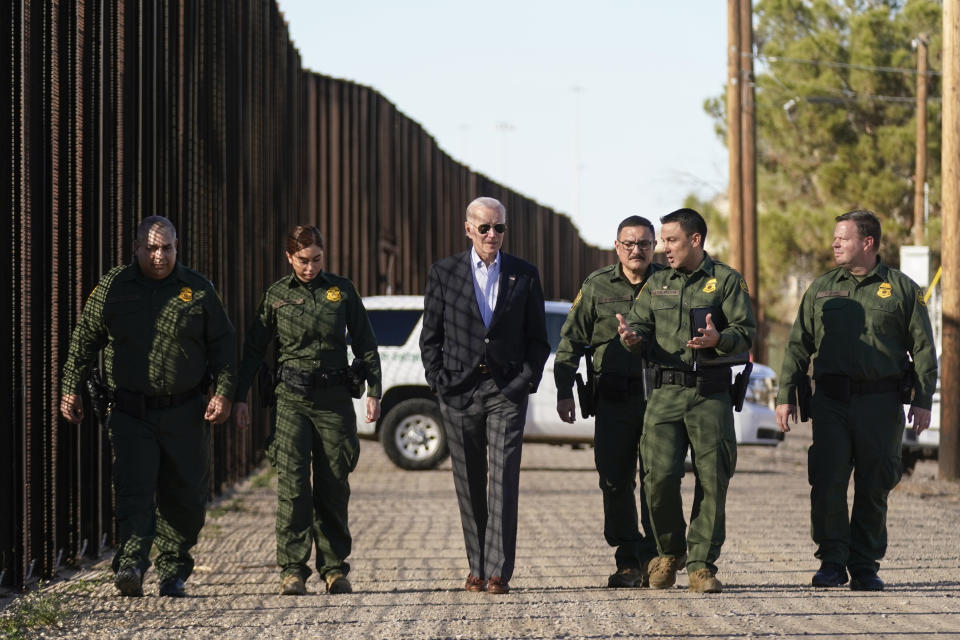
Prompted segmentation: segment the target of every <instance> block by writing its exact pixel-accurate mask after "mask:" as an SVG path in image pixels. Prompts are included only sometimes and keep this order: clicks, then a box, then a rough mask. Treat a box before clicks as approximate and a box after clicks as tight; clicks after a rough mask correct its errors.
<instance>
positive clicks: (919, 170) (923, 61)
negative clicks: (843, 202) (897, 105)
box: [913, 33, 928, 245]
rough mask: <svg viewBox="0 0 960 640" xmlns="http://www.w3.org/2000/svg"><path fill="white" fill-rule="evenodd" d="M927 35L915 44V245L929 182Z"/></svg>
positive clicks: (920, 233) (918, 241) (920, 235)
mask: <svg viewBox="0 0 960 640" xmlns="http://www.w3.org/2000/svg"><path fill="white" fill-rule="evenodd" d="M927 42H928V40H927V35H926V34H925V33H922V34H920V35H919V36H918V37H917V38H916V39H915V40H914V41H913V44H914V46H915V47H916V48H917V162H916V175H915V176H914V179H913V182H914V184H913V244H915V245H921V244H923V235H924V234H923V232H924V215H923V206H924V203H925V202H926V198H925V197H924V189H923V186H924V184H925V183H926V181H927Z"/></svg>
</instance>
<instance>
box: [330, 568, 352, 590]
mask: <svg viewBox="0 0 960 640" xmlns="http://www.w3.org/2000/svg"><path fill="white" fill-rule="evenodd" d="M324 580H326V582H327V593H330V594H334V595H336V594H338V593H353V587H352V586H350V581H349V580H347V577H346V576H345V575H343V574H342V573H340V572H339V571H331V572H330V573H328V574H327V575H326V576H324Z"/></svg>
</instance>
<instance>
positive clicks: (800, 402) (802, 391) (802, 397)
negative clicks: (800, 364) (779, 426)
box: [797, 376, 813, 422]
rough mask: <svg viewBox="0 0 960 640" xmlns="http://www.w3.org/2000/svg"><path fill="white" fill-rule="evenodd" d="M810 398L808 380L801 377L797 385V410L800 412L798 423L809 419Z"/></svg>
mask: <svg viewBox="0 0 960 640" xmlns="http://www.w3.org/2000/svg"><path fill="white" fill-rule="evenodd" d="M812 397H813V389H811V387H810V378H808V377H807V376H803V378H801V379H800V382H798V383H797V409H799V410H800V422H806V421H807V420H808V419H809V418H810V398H812Z"/></svg>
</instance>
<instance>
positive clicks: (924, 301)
mask: <svg viewBox="0 0 960 640" xmlns="http://www.w3.org/2000/svg"><path fill="white" fill-rule="evenodd" d="M917 302H919V303H920V306H921V307H925V306H927V299H926V298H925V297H924V296H923V291H920V289H917Z"/></svg>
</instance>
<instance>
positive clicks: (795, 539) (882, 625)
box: [35, 425, 960, 640]
mask: <svg viewBox="0 0 960 640" xmlns="http://www.w3.org/2000/svg"><path fill="white" fill-rule="evenodd" d="M809 438H810V431H809V428H807V427H806V425H801V426H800V427H799V428H797V429H795V430H794V431H793V432H792V433H790V434H789V435H788V437H787V440H786V442H785V443H784V444H782V445H781V446H780V447H778V448H777V449H760V448H746V447H744V448H741V449H740V452H739V462H738V469H737V475H736V476H735V477H734V479H733V481H732V483H731V486H730V491H729V497H728V503H727V542H726V544H725V545H724V549H723V554H722V556H721V558H720V560H719V562H718V564H719V567H720V573H719V576H718V577H719V578H720V579H721V580H722V581H723V583H724V591H723V593H722V594H718V595H698V594H693V593H690V592H689V591H688V590H687V580H686V574H685V573H681V574H680V575H679V576H678V581H677V585H676V587H674V588H673V589H668V590H662V591H656V590H650V589H629V590H626V589H624V590H611V589H606V588H603V585H605V584H606V579H607V576H608V575H609V573H611V572H612V570H613V568H614V567H613V553H612V550H611V549H610V548H609V547H607V545H606V543H605V542H604V540H603V536H602V514H601V504H600V491H599V489H598V487H597V477H596V472H595V470H594V468H593V452H592V450H591V449H581V450H574V449H571V448H569V447H552V446H548V445H527V446H526V447H525V449H524V461H523V471H522V473H521V483H520V486H521V494H520V525H519V536H518V545H517V570H516V574H515V576H514V579H513V581H512V583H511V586H512V588H513V589H512V591H511V593H510V594H508V595H505V596H492V595H488V594H486V593H479V594H476V593H466V592H464V591H463V590H462V585H463V580H464V577H465V576H466V574H467V564H466V558H465V554H464V550H463V537H462V533H461V529H460V522H459V514H458V512H457V506H456V497H455V495H454V491H453V482H452V477H451V474H450V470H449V463H448V464H447V465H445V466H444V468H442V469H439V470H436V471H429V472H417V473H413V472H405V471H401V470H399V469H397V468H395V467H394V466H393V465H392V464H391V463H390V462H389V461H388V460H387V458H386V457H385V456H384V455H383V453H382V451H381V450H380V445H379V444H378V443H375V442H364V443H363V454H362V456H361V462H360V466H359V468H358V470H357V471H356V472H355V473H354V474H353V476H352V480H351V482H352V487H353V496H352V500H351V528H352V529H353V533H354V552H353V556H352V557H351V562H352V565H353V568H352V571H351V574H350V579H351V581H352V582H353V586H354V589H355V593H354V594H352V595H344V596H328V595H326V594H325V593H324V590H323V585H322V583H321V581H320V580H319V579H318V578H317V577H316V575H315V574H314V575H313V576H311V578H310V580H308V582H307V588H308V591H309V592H310V594H309V595H307V596H305V597H299V598H296V597H281V596H279V595H277V588H278V585H279V573H278V571H277V568H276V567H275V566H274V532H273V527H274V511H275V500H276V498H275V480H274V481H271V482H269V483H267V484H266V486H258V485H263V484H264V483H262V482H260V483H257V482H247V483H245V484H244V485H243V486H241V487H239V488H238V489H237V490H236V491H235V492H233V493H232V494H231V495H230V496H228V497H226V498H224V499H223V500H221V501H220V502H219V503H218V504H217V505H215V509H214V510H212V511H211V516H210V517H209V518H208V521H207V525H206V527H205V528H204V531H203V533H202V535H201V541H200V544H199V545H198V547H197V548H196V549H195V556H196V558H197V562H198V566H197V569H196V571H195V573H194V575H193V576H192V578H191V579H190V581H189V582H188V583H187V589H188V592H189V594H190V597H189V598H186V599H182V600H174V599H169V598H160V597H158V596H157V595H156V590H157V583H156V576H155V574H154V573H153V572H152V571H151V572H149V573H148V575H147V579H146V583H145V589H146V591H147V596H146V597H144V598H139V599H136V598H134V599H129V598H119V597H117V596H116V595H115V593H114V588H113V586H112V581H111V580H112V579H111V576H110V575H109V573H108V566H107V563H106V562H101V563H99V564H97V565H96V566H94V567H92V568H90V569H87V570H84V571H81V572H79V573H78V574H76V575H74V576H73V577H72V578H71V579H70V580H66V581H63V582H59V583H56V584H54V585H53V586H51V587H49V588H48V591H51V592H53V593H56V594H58V595H59V596H60V597H61V598H62V600H63V602H64V603H65V605H66V607H67V608H68V610H69V611H70V614H69V615H68V617H67V618H66V619H65V620H63V621H62V622H61V623H59V624H58V625H55V626H53V627H47V628H45V629H42V630H37V631H35V634H36V636H38V637H57V638H59V637H64V638H66V637H69V638H131V639H133V638H137V639H140V638H146V639H150V638H157V639H161V638H162V639H165V640H166V639H168V638H201V637H204V638H207V637H211V638H212V637H217V638H220V637H223V638H255V639H257V640H265V639H267V638H313V637H322V636H329V637H334V638H338V639H339V638H390V639H395V638H637V637H644V638H698V639H699V638H738V639H740V638H800V637H805V638H810V637H814V638H816V637H821V638H844V639H854V638H872V639H876V638H929V637H945V638H950V637H953V638H960V533H958V528H957V525H958V523H960V485H958V484H954V483H948V482H942V481H938V480H936V471H937V468H936V463H934V462H921V463H919V464H918V465H917V470H916V472H915V473H914V474H913V476H911V477H907V478H905V479H904V480H903V481H902V482H901V483H900V485H899V486H898V487H897V488H896V489H895V491H894V492H893V493H892V494H891V498H890V513H889V549H888V553H887V557H886V559H885V561H884V563H883V566H882V568H881V576H882V577H883V578H884V579H885V580H886V582H887V590H886V591H884V592H882V593H862V592H852V591H849V590H847V589H834V590H814V589H812V588H810V587H809V586H807V585H809V582H810V577H811V575H812V573H813V571H814V570H815V569H816V567H817V565H818V563H817V561H816V560H815V559H814V557H813V551H814V547H813V543H812V542H811V541H810V538H809V499H808V494H809V487H808V485H807V481H806V447H807V445H808V444H809ZM691 487H692V475H690V474H688V475H687V477H686V478H685V479H684V503H685V504H686V505H688V510H689V504H690V500H691V495H692V488H691Z"/></svg>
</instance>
